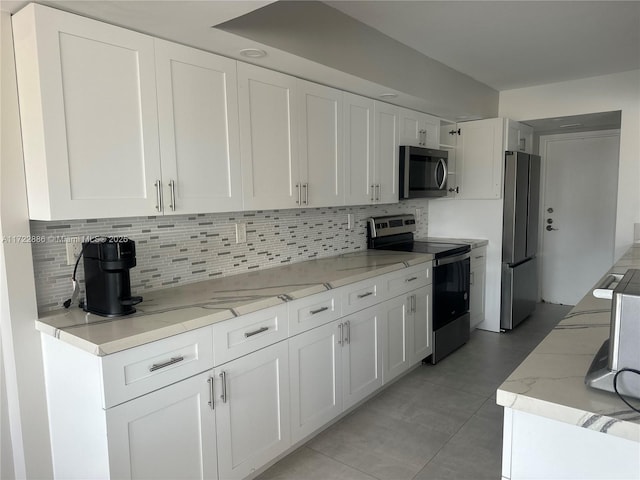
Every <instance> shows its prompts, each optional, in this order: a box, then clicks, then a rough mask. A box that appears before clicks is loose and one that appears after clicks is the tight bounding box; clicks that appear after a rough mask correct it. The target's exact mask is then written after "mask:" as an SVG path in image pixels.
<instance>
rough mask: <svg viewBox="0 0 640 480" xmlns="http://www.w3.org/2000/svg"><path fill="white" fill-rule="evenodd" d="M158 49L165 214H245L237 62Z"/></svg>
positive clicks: (174, 47) (171, 46)
mask: <svg viewBox="0 0 640 480" xmlns="http://www.w3.org/2000/svg"><path fill="white" fill-rule="evenodd" d="M155 48H156V50H155V51H156V72H157V76H156V78H157V87H158V113H159V126H160V158H161V165H162V185H163V192H162V193H163V200H164V201H163V211H164V213H165V214H172V213H176V214H179V213H205V212H228V211H237V210H241V209H242V194H241V188H242V179H241V176H240V144H239V139H238V100H237V81H236V62H235V61H234V60H230V59H228V58H224V57H220V56H218V55H213V54H211V53H207V52H203V51H201V50H196V49H194V48H189V47H185V46H182V45H178V44H175V43H170V42H165V41H162V40H156V44H155ZM158 180H160V179H158Z"/></svg>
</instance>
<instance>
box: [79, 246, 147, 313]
mask: <svg viewBox="0 0 640 480" xmlns="http://www.w3.org/2000/svg"><path fill="white" fill-rule="evenodd" d="M82 251H83V255H84V281H85V290H86V298H85V302H84V310H85V311H86V312H91V313H95V314H97V315H102V316H104V317H119V316H122V315H129V314H131V313H133V312H135V311H136V309H135V308H134V307H133V306H134V305H136V304H138V303H140V302H141V301H142V297H132V296H131V283H130V280H129V269H131V268H133V267H135V266H136V244H135V242H134V241H133V240H128V239H126V238H125V239H109V238H96V239H94V240H91V241H89V242H84V243H83V244H82Z"/></svg>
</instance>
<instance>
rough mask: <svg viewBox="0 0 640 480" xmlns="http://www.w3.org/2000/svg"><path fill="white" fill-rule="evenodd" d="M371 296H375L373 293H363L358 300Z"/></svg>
mask: <svg viewBox="0 0 640 480" xmlns="http://www.w3.org/2000/svg"><path fill="white" fill-rule="evenodd" d="M369 295H373V292H367V293H361V294H360V295H358V298H364V297H368V296H369Z"/></svg>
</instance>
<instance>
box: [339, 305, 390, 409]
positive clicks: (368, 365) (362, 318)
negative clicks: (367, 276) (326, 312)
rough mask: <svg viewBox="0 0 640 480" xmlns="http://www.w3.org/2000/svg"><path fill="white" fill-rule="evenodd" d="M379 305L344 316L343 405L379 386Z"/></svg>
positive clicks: (380, 357) (380, 383)
mask: <svg viewBox="0 0 640 480" xmlns="http://www.w3.org/2000/svg"><path fill="white" fill-rule="evenodd" d="M380 313H381V307H380V306H375V307H369V308H367V309H365V310H361V311H360V312H357V313H354V314H352V315H349V316H347V317H345V318H344V319H343V325H344V327H343V328H344V329H345V330H344V343H343V348H342V383H343V394H342V398H343V408H344V409H345V410H346V409H348V408H350V407H351V406H353V405H355V404H356V403H358V402H359V401H360V400H362V399H364V398H365V397H367V396H368V395H370V394H372V393H373V392H375V391H376V390H377V389H378V388H380V387H381V386H382V355H381V354H382V349H381V348H380V347H381V342H380V319H379V316H380Z"/></svg>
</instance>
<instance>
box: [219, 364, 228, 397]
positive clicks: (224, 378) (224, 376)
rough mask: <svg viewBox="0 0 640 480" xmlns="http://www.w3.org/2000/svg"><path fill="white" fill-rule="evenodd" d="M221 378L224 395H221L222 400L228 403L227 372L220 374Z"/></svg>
mask: <svg viewBox="0 0 640 480" xmlns="http://www.w3.org/2000/svg"><path fill="white" fill-rule="evenodd" d="M220 378H221V379H222V395H220V400H222V403H227V372H225V371H224V370H223V371H222V372H221V373H220Z"/></svg>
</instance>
